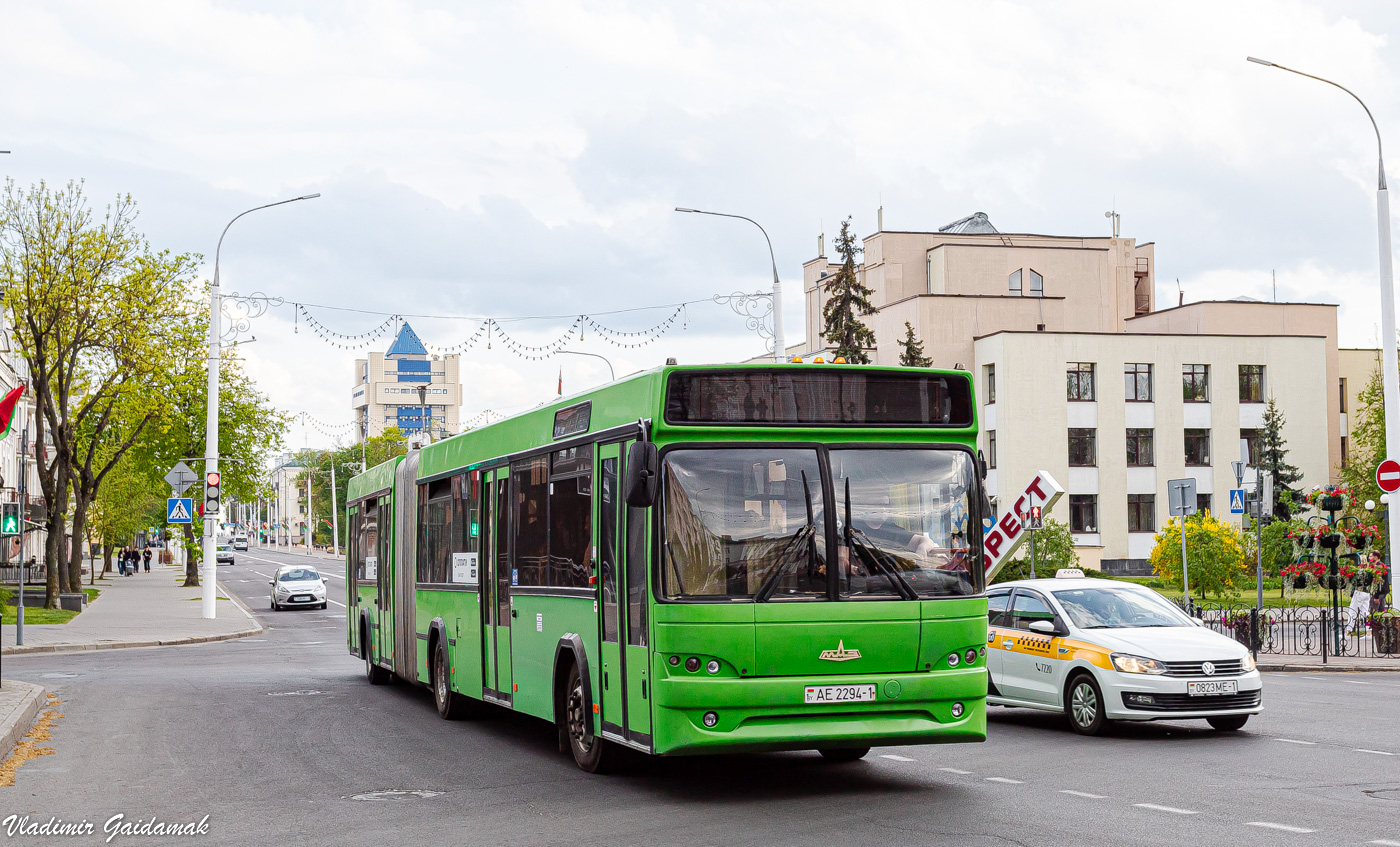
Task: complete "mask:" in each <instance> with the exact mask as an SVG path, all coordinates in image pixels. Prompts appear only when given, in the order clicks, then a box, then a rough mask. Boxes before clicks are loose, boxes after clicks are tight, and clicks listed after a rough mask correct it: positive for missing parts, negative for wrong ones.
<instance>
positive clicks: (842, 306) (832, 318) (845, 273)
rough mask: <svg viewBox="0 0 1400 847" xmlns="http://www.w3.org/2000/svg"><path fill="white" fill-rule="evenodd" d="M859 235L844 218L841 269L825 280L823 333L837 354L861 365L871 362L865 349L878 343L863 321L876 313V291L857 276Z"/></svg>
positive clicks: (838, 244) (839, 248) (838, 241)
mask: <svg viewBox="0 0 1400 847" xmlns="http://www.w3.org/2000/svg"><path fill="white" fill-rule="evenodd" d="M859 252H860V247H858V246H856V238H855V236H854V235H852V234H851V219H850V218H846V219H845V220H844V221H842V222H841V234H840V235H838V236H836V253H837V255H839V256H840V257H841V270H839V271H837V272H836V273H835V274H833V275H832V276H831V277H830V278H829V279H828V280H827V283H826V294H827V301H826V306H825V307H824V308H823V309H822V321H823V323H824V325H825V327H824V329H823V330H822V334H823V335H824V336H826V340H827V343H828V344H831V345H833V346H834V347H835V348H836V349H835V351H834V353H833V357H834V356H844V357H845V358H846V361H847V362H851V363H852V364H858V365H868V364H870V357H869V356H868V355H866V352H865V351H866V349H867V348H869V347H874V346H875V333H873V332H871V331H870V328H869V327H867V326H866V325H865V324H863V323H861V321H860V319H861V318H862V317H864V316H865V315H873V314H874V313H875V307H874V306H872V305H870V295H871V294H873V293H874V292H872V291H871V290H870V289H869V288H866V287H865V286H864V285H863V284H862V283H861V281H860V278H859V277H858V276H856V254H857V253H859Z"/></svg>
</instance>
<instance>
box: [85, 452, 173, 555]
mask: <svg viewBox="0 0 1400 847" xmlns="http://www.w3.org/2000/svg"><path fill="white" fill-rule="evenodd" d="M159 484H160V485H164V482H160V483H159ZM164 521H165V499H164V497H162V495H161V490H160V489H159V488H158V487H157V483H156V482H155V481H153V480H151V479H150V478H149V476H147V475H145V474H143V473H141V471H140V468H138V467H137V466H136V463H135V462H133V461H132V460H131V459H130V458H126V459H123V460H122V461H120V462H119V463H117V465H116V466H115V467H114V468H113V469H112V470H111V471H110V472H109V473H108V474H107V475H106V478H105V480H104V481H103V483H102V485H101V486H100V487H99V488H98V491H97V496H96V497H95V498H94V500H93V502H92V504H91V508H90V510H89V512H88V522H87V529H88V532H87V535H88V541H89V546H91V544H92V543H93V542H100V543H101V545H102V568H101V570H102V573H103V574H104V575H105V574H106V573H107V572H108V571H110V570H111V569H112V549H113V548H114V547H119V546H121V545H123V544H127V543H129V542H130V541H131V540H132V539H133V538H134V537H135V536H136V533H137V532H140V531H141V530H142V529H145V528H146V527H148V526H152V525H158V524H161V523H164ZM97 571H98V568H97V567H96V565H95V564H94V566H93V568H92V578H93V579H94V580H95V579H97V578H98V577H97Z"/></svg>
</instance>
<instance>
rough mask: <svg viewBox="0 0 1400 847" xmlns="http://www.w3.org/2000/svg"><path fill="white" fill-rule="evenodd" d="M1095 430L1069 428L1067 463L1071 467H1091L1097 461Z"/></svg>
mask: <svg viewBox="0 0 1400 847" xmlns="http://www.w3.org/2000/svg"><path fill="white" fill-rule="evenodd" d="M1096 433H1097V430H1093V429H1071V430H1070V431H1069V465H1070V467H1072V468H1092V467H1093V466H1095V465H1097V464H1098V463H1099V461H1098V448H1097V445H1096V444H1095V442H1096V441H1097V439H1096V438H1095V434H1096Z"/></svg>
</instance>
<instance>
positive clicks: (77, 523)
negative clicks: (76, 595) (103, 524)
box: [68, 489, 88, 591]
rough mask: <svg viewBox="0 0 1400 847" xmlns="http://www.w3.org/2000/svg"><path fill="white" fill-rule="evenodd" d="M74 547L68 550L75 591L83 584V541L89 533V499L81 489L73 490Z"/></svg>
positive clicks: (71, 580) (70, 577) (69, 570)
mask: <svg viewBox="0 0 1400 847" xmlns="http://www.w3.org/2000/svg"><path fill="white" fill-rule="evenodd" d="M73 500H74V503H73V526H72V538H73V549H72V550H69V551H68V584H69V585H71V586H73V590H74V591H81V590H82V585H83V543H82V538H83V536H85V535H86V534H87V510H88V500H87V498H86V497H84V496H83V492H82V491H81V490H80V489H75V490H74V491H73Z"/></svg>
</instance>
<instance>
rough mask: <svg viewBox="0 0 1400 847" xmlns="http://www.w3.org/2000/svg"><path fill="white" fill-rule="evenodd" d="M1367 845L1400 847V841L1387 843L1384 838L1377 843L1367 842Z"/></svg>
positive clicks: (1377, 840)
mask: <svg viewBox="0 0 1400 847" xmlns="http://www.w3.org/2000/svg"><path fill="white" fill-rule="evenodd" d="M1366 843H1367V844H1379V845H1380V847H1400V841H1386V840H1385V839H1384V838H1377V839H1376V840H1375V841H1367V842H1366Z"/></svg>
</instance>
